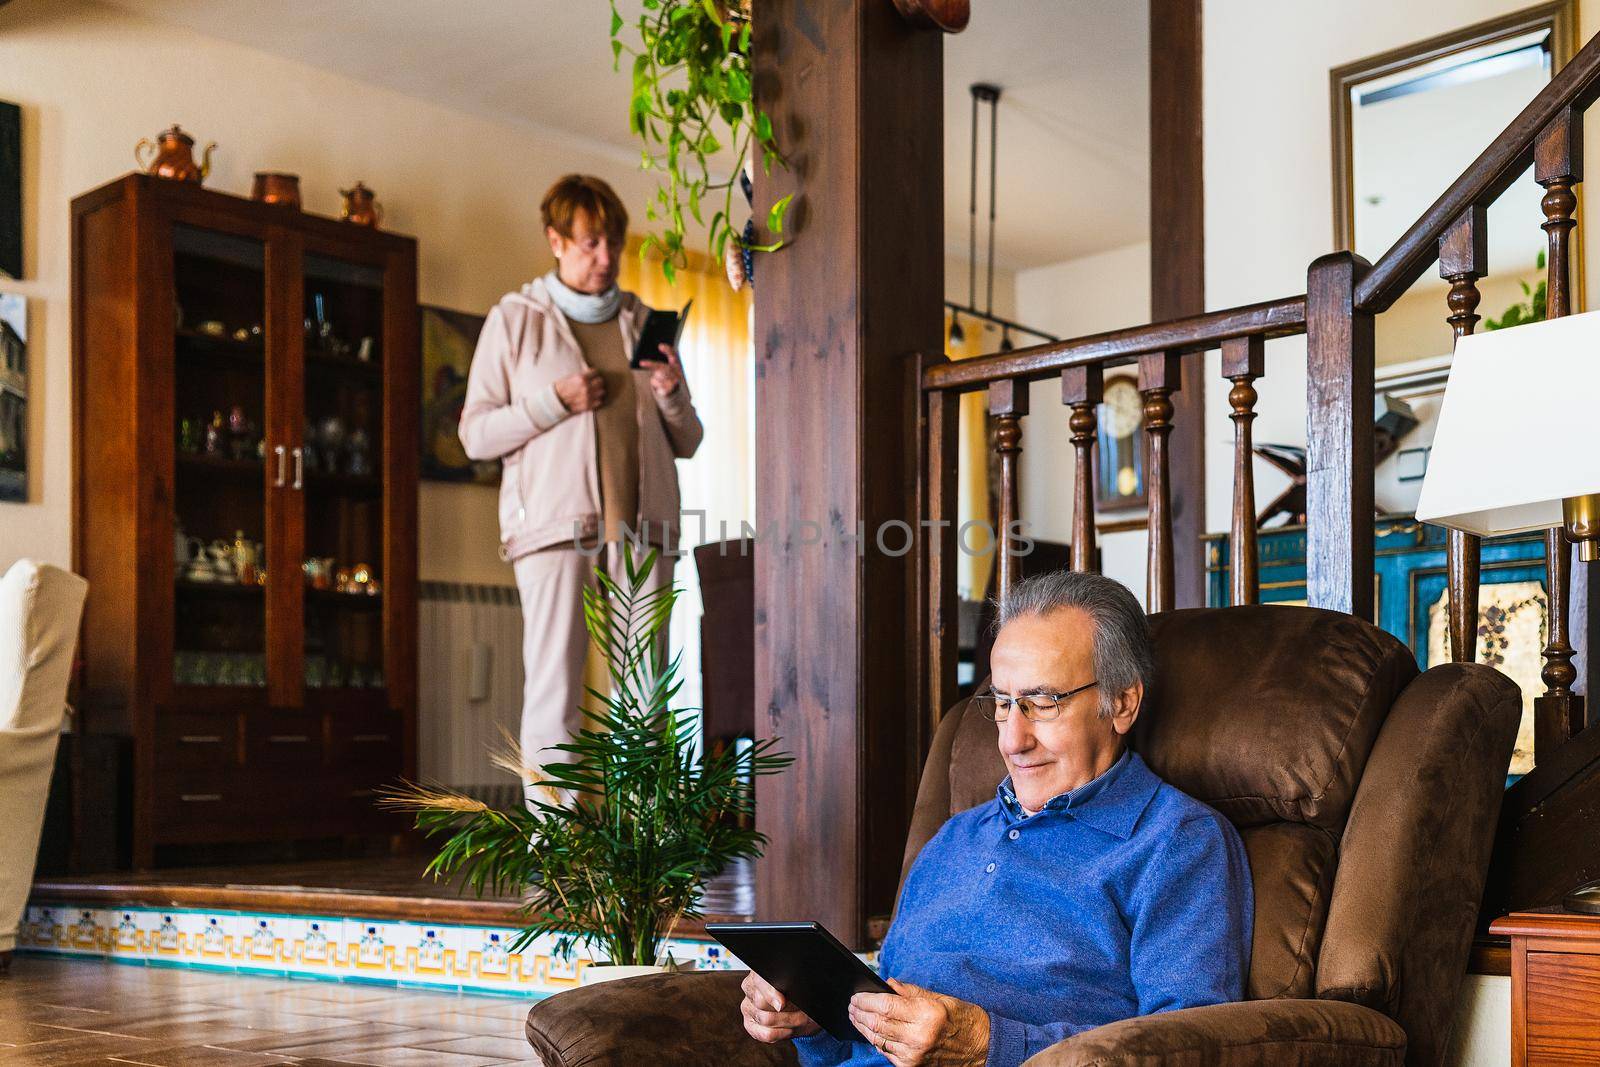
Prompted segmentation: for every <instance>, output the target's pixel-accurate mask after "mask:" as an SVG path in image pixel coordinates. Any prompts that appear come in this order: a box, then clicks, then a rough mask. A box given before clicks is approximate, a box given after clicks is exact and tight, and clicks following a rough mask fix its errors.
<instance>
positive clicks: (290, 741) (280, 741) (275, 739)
mask: <svg viewBox="0 0 1600 1067" xmlns="http://www.w3.org/2000/svg"><path fill="white" fill-rule="evenodd" d="M267 740H268V741H271V742H272V743H273V744H275V745H303V744H305V743H306V742H307V741H310V740H311V738H309V737H307V736H306V735H305V734H273V735H272V736H271V737H269V738H267Z"/></svg>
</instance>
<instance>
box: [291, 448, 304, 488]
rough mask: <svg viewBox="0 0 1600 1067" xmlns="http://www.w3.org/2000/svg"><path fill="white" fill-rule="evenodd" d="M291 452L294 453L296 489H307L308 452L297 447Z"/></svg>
mask: <svg viewBox="0 0 1600 1067" xmlns="http://www.w3.org/2000/svg"><path fill="white" fill-rule="evenodd" d="M290 451H291V452H293V453H294V487H295V488H296V489H304V488H305V487H306V450H305V449H303V448H301V447H300V446H299V445H296V446H295V447H294V448H292V449H290Z"/></svg>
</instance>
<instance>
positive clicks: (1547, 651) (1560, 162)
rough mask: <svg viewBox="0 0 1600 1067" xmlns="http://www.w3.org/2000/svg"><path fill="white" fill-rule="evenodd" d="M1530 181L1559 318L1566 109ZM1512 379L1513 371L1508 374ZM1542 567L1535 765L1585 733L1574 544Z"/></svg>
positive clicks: (1565, 304)
mask: <svg viewBox="0 0 1600 1067" xmlns="http://www.w3.org/2000/svg"><path fill="white" fill-rule="evenodd" d="M1533 177H1534V180H1535V181H1537V182H1538V183H1539V184H1540V185H1542V186H1544V199H1543V200H1542V201H1541V202H1540V207H1541V208H1543V210H1544V220H1545V221H1544V227H1543V228H1544V232H1545V234H1546V235H1547V237H1548V240H1549V253H1548V256H1547V258H1546V266H1547V268H1548V270H1549V275H1548V277H1547V279H1546V283H1545V284H1546V297H1545V301H1546V303H1545V309H1546V310H1545V315H1546V317H1547V318H1552V319H1554V318H1558V317H1560V316H1562V315H1566V314H1569V313H1570V312H1571V309H1572V301H1571V295H1570V294H1571V291H1570V289H1569V288H1568V286H1569V284H1570V279H1571V272H1570V270H1569V267H1568V259H1569V256H1570V250H1571V245H1570V239H1571V236H1572V227H1573V226H1574V225H1576V221H1575V220H1574V219H1573V217H1572V212H1573V210H1574V209H1575V208H1576V207H1577V204H1578V197H1577V194H1576V193H1574V192H1573V189H1572V187H1573V186H1574V185H1576V184H1577V183H1578V182H1580V181H1582V180H1583V114H1582V112H1580V111H1577V110H1576V109H1574V108H1567V109H1565V110H1564V111H1562V112H1561V114H1560V115H1559V116H1557V117H1556V119H1555V120H1554V121H1553V122H1551V123H1550V125H1549V126H1546V127H1545V129H1544V131H1543V132H1542V133H1540V134H1539V139H1538V140H1537V141H1536V142H1535V143H1534V149H1533ZM1507 373H1515V368H1507ZM1545 566H1546V569H1547V570H1548V572H1549V582H1548V584H1547V589H1548V590H1549V598H1550V619H1549V627H1548V636H1547V638H1546V641H1545V646H1544V670H1543V671H1541V672H1540V676H1541V678H1542V679H1543V681H1544V684H1545V692H1544V695H1543V696H1541V697H1539V698H1537V699H1536V700H1535V701H1534V739H1533V751H1534V757H1533V758H1534V762H1535V763H1539V762H1543V761H1544V759H1545V757H1546V756H1548V755H1549V754H1550V753H1552V752H1554V751H1555V750H1556V749H1557V748H1559V747H1560V746H1561V745H1562V744H1563V743H1564V742H1565V741H1566V740H1567V739H1568V738H1569V737H1571V736H1572V735H1574V734H1576V733H1577V732H1578V731H1580V730H1582V729H1583V698H1582V697H1580V696H1578V695H1576V694H1575V693H1573V692H1572V683H1573V682H1574V681H1575V680H1576V679H1577V677H1578V672H1577V670H1576V669H1575V668H1574V667H1573V666H1572V643H1571V641H1570V640H1569V639H1568V637H1567V615H1568V611H1569V603H1568V601H1569V597H1570V593H1571V588H1572V542H1570V541H1569V540H1567V534H1566V531H1565V530H1564V529H1563V528H1562V527H1560V526H1553V527H1551V528H1550V530H1549V532H1548V533H1547V534H1546V535H1545Z"/></svg>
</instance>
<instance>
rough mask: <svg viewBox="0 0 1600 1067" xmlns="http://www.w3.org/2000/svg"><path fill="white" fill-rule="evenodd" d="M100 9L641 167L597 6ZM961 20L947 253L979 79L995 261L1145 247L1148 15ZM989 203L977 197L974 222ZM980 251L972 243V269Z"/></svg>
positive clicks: (1116, 0) (528, 1) (979, 15)
mask: <svg viewBox="0 0 1600 1067" xmlns="http://www.w3.org/2000/svg"><path fill="white" fill-rule="evenodd" d="M109 2H111V3H112V4H113V6H116V7H119V8H122V9H124V10H128V11H133V12H136V13H139V14H142V15H145V16H148V17H150V18H154V19H158V20H161V21H165V22H169V23H174V24H178V25H182V26H186V27H188V28H190V29H193V30H195V31H197V32H199V33H202V34H205V35H208V36H211V37H218V38H222V39H224V40H228V41H234V42H237V43H240V44H244V45H248V46H250V47H253V48H257V49H260V50H262V51H265V52H269V53H272V54H275V55H280V56H284V57H287V58H290V59H294V60H297V61H299V62H303V63H307V64H310V65H312V66H316V67H322V68H326V69H328V70H333V71H337V72H340V73H343V74H345V75H347V76H349V77H352V78H356V79H358V80H361V81H366V82H371V83H373V84H376V85H381V86H385V87H387V88H390V89H393V90H396V91H398V92H402V93H406V94H409V95H413V96H417V97H421V98H425V99H428V100H431V101H434V102H436V103H439V104H443V105H445V106H447V107H452V108H455V109H457V110H460V111H465V112H469V113H473V114H477V115H481V116H484V117H488V118H493V119H497V120H499V121H503V122H509V123H513V124H517V125H523V126H526V127H530V128H535V129H540V130H544V131H554V132H557V133H559V134H560V135H562V136H565V137H569V138H577V139H580V140H581V141H582V142H584V143H585V145H586V146H587V147H589V148H590V149H592V150H597V151H600V152H601V153H603V154H605V155H608V156H611V157H613V158H615V159H616V160H617V161H618V163H619V165H622V166H632V165H636V163H637V160H638V150H637V148H635V147H634V143H633V141H632V139H631V137H630V135H629V133H628V128H627V104H628V79H627V74H626V71H624V72H622V73H613V72H612V70H611V52H610V45H609V40H608V37H607V28H608V23H609V17H610V13H609V12H610V9H609V7H608V5H607V4H606V3H604V2H603V0H471V2H467V3H451V4H443V3H439V2H438V0H382V2H379V0H252V2H250V3H239V2H233V3H218V2H217V0H109ZM873 2H881V3H887V2H888V0H873ZM758 6H759V5H758ZM974 6H975V8H976V10H975V11H974V13H973V17H972V22H971V25H970V26H969V27H968V29H967V31H966V32H965V33H962V34H959V35H956V36H953V37H949V38H946V49H945V103H946V114H945V194H946V196H945V202H946V223H947V245H948V247H949V248H950V249H951V250H952V251H953V252H956V253H958V254H959V255H961V256H965V254H966V249H967V203H968V165H969V164H968V159H969V146H970V132H969V130H970V118H971V97H970V95H969V94H968V90H967V87H968V85H970V84H971V83H972V82H975V81H990V82H994V83H997V84H999V85H1000V86H1001V87H1002V88H1003V90H1004V95H1003V96H1002V98H1001V102H1000V126H999V133H1000V152H999V170H1000V180H999V186H998V192H999V196H998V211H999V218H1000V222H999V225H998V227H997V228H996V231H995V234H996V255H995V260H996V263H997V265H999V266H1001V267H1004V268H1010V269H1018V268H1024V267H1031V266H1038V265H1041V264H1045V263H1051V262H1055V261H1058V260H1062V259H1069V258H1073V257H1076V256H1080V255H1086V254H1089V253H1092V252H1097V251H1102V250H1104V249H1107V248H1113V247H1117V246H1119V245H1125V244H1128V243H1131V242H1134V241H1139V240H1144V239H1146V238H1147V237H1148V235H1149V228H1150V227H1149V203H1148V201H1149V178H1148V169H1149V167H1148V160H1149V145H1148V125H1149V120H1148V107H1147V100H1148V79H1147V75H1146V66H1147V56H1148V45H1147V39H1148V22H1147V17H1146V5H1145V4H1142V3H1130V2H1128V0H978V3H977V4H975V5H974ZM758 17H759V15H758ZM983 136H984V137H985V138H986V137H987V126H985V127H984V133H983ZM985 145H986V142H985ZM984 151H985V152H986V151H987V148H986V147H985V148H984ZM984 159H985V161H986V157H984ZM983 170H984V168H983V167H980V171H983ZM986 182H987V175H986V173H981V174H980V183H986ZM987 195H988V191H987V185H986V184H980V188H979V197H980V205H979V210H980V215H981V216H982V218H980V226H982V225H986V216H987ZM985 239H986V238H985V237H984V236H983V235H982V234H980V237H979V244H980V249H979V257H980V260H981V259H982V254H983V249H982V245H983V243H984V241H985ZM962 281H964V279H952V283H956V284H959V283H960V282H962ZM981 295H982V294H981V283H980V299H981Z"/></svg>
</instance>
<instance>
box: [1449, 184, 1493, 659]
mask: <svg viewBox="0 0 1600 1067" xmlns="http://www.w3.org/2000/svg"><path fill="white" fill-rule="evenodd" d="M1487 215H1488V213H1487V211H1486V210H1485V209H1484V208H1481V207H1477V206H1474V207H1469V208H1468V209H1467V210H1466V211H1463V212H1462V213H1461V217H1460V218H1458V219H1456V221H1455V222H1454V223H1452V224H1451V226H1450V229H1448V230H1446V231H1445V234H1444V236H1443V237H1441V238H1439V276H1440V277H1441V278H1443V279H1445V280H1446V281H1448V282H1449V283H1450V295H1449V297H1447V298H1446V302H1447V303H1448V305H1449V307H1450V315H1449V317H1448V318H1447V319H1446V320H1445V321H1447V322H1449V323H1450V332H1451V335H1452V343H1454V342H1455V341H1459V340H1461V339H1462V338H1463V337H1465V336H1467V334H1469V333H1471V332H1472V328H1473V326H1474V325H1475V324H1476V323H1477V321H1478V315H1477V310H1478V300H1479V296H1478V279H1479V278H1481V277H1483V276H1484V275H1485V274H1487V273H1488V272H1489V225H1488V219H1487ZM1482 550H1483V542H1482V539H1481V538H1479V537H1478V536H1477V535H1476V534H1470V533H1467V532H1465V531H1464V530H1450V531H1449V532H1448V533H1447V534H1446V535H1445V559H1446V561H1447V562H1446V570H1447V572H1448V574H1449V578H1448V581H1449V585H1450V659H1451V660H1452V661H1453V662H1455V663H1472V662H1474V661H1475V660H1476V659H1477V658H1478V578H1479V574H1480V571H1481V562H1482V558H1483V551H1482Z"/></svg>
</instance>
